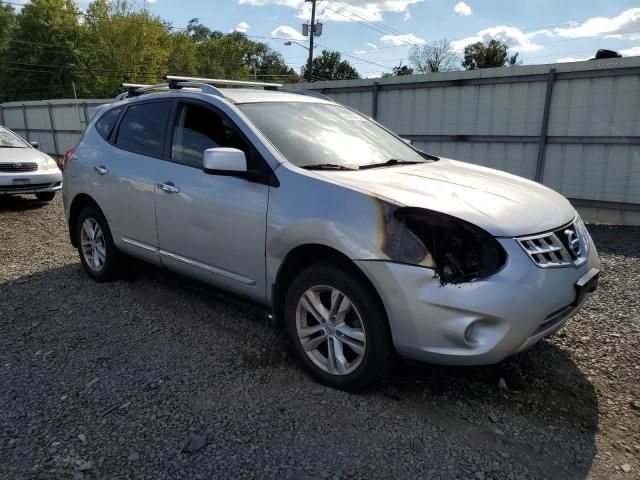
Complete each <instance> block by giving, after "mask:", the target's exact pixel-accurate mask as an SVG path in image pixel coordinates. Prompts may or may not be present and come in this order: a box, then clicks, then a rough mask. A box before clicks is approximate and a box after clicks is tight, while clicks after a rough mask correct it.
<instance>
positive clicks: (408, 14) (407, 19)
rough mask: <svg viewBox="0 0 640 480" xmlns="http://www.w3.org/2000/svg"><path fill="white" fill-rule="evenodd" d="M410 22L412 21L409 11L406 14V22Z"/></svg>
mask: <svg viewBox="0 0 640 480" xmlns="http://www.w3.org/2000/svg"><path fill="white" fill-rule="evenodd" d="M409 20H411V12H410V11H409V10H407V13H405V14H404V21H405V22H408V21H409Z"/></svg>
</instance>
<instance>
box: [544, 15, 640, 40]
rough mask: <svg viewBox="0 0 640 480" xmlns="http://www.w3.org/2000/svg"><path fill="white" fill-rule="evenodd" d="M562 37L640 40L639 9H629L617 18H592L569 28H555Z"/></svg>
mask: <svg viewBox="0 0 640 480" xmlns="http://www.w3.org/2000/svg"><path fill="white" fill-rule="evenodd" d="M555 32H556V33H557V34H558V35H560V36H562V37H570V38H582V37H596V36H604V37H617V38H629V39H634V40H637V39H640V8H630V9H629V10H626V11H624V12H622V13H621V14H620V15H618V16H617V17H613V18H607V17H593V18H590V19H588V20H586V21H585V22H582V23H577V24H575V25H572V26H571V27H569V28H556V29H555Z"/></svg>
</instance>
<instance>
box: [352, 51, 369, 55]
mask: <svg viewBox="0 0 640 480" xmlns="http://www.w3.org/2000/svg"><path fill="white" fill-rule="evenodd" d="M368 51H369V50H354V51H353V53H355V54H356V55H362V54H363V53H367V52H368Z"/></svg>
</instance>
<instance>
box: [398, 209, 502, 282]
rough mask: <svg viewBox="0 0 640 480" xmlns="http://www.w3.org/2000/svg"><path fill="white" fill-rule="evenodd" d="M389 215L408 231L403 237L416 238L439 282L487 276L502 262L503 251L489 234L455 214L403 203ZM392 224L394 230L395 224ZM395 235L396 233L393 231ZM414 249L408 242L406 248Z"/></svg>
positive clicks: (463, 280) (466, 280)
mask: <svg viewBox="0 0 640 480" xmlns="http://www.w3.org/2000/svg"><path fill="white" fill-rule="evenodd" d="M393 217H394V219H395V220H397V221H398V222H399V223H400V224H402V226H403V227H400V228H406V230H407V231H408V232H407V233H409V232H410V233H411V234H412V235H410V237H407V238H410V239H411V240H413V239H414V238H415V239H419V240H420V243H421V244H422V245H423V247H424V253H423V255H424V257H428V258H429V259H430V263H431V264H432V268H434V269H435V271H436V274H437V276H438V277H439V278H440V282H441V283H442V284H447V283H454V284H455V283H462V282H470V281H473V280H478V279H481V278H485V277H488V276H490V275H493V274H494V273H496V272H497V271H498V270H500V268H501V267H502V266H503V265H504V263H505V262H506V259H507V255H506V252H505V251H504V249H503V248H502V246H501V245H500V244H499V243H498V241H497V240H496V239H495V238H494V237H493V236H491V235H490V234H489V233H487V232H485V231H484V230H482V229H481V228H479V227H477V226H475V225H473V224H471V223H469V222H466V221H464V220H460V219H459V218H456V217H452V216H451V215H446V214H444V213H439V212H434V211H431V210H425V209H421V208H406V207H405V208H398V209H396V210H395V212H394V213H393ZM394 228H395V229H396V230H397V229H398V226H397V225H396V226H395V227H394ZM407 233H405V236H406V235H407ZM396 237H400V234H397V233H396ZM414 249H415V246H412V248H411V249H410V250H414ZM421 253H422V252H421ZM423 265H424V264H423ZM424 266H430V265H424Z"/></svg>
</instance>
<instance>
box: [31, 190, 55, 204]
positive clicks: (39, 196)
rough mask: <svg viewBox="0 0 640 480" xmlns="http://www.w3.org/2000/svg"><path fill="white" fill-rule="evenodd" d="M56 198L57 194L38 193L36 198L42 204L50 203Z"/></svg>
mask: <svg viewBox="0 0 640 480" xmlns="http://www.w3.org/2000/svg"><path fill="white" fill-rule="evenodd" d="M55 196H56V192H38V193H36V198H37V199H38V201H40V202H47V203H48V202H50V201H51V200H53V199H54V198H55Z"/></svg>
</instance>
